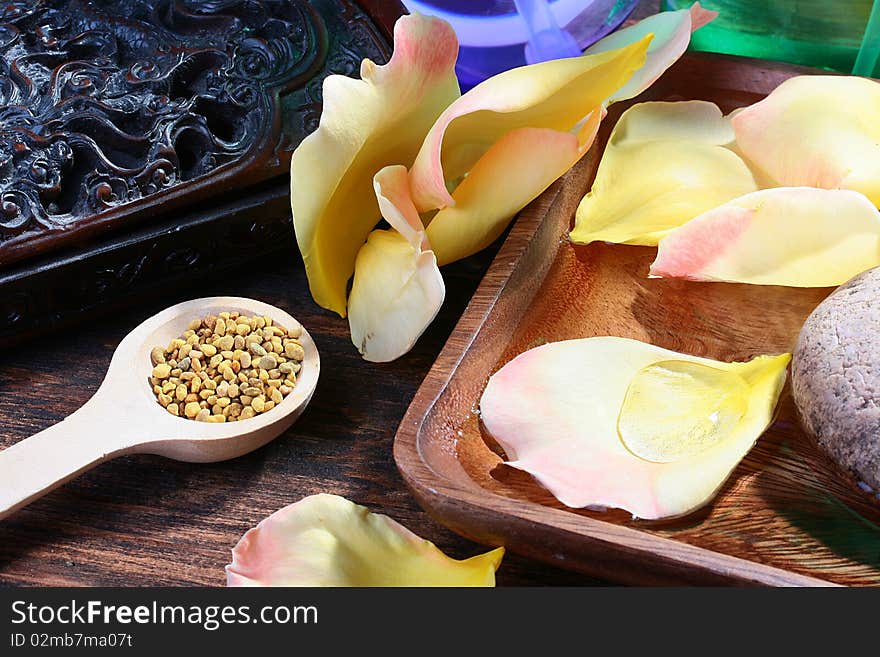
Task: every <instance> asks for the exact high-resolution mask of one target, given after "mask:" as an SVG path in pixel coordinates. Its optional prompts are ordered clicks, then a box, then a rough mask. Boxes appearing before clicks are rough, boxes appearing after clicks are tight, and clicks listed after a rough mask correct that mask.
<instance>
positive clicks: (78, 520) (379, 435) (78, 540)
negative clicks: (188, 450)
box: [0, 242, 593, 586]
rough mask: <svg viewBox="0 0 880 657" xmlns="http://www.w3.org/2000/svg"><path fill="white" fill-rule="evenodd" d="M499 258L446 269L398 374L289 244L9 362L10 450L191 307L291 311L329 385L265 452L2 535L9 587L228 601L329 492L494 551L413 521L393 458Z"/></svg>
mask: <svg viewBox="0 0 880 657" xmlns="http://www.w3.org/2000/svg"><path fill="white" fill-rule="evenodd" d="M494 252H495V249H494V248H493V249H488V250H486V251H484V252H483V253H481V254H478V255H477V256H475V257H473V258H471V259H469V260H467V261H463V262H460V263H458V264H456V265H453V266H451V267H448V268H445V270H444V277H445V279H446V283H447V286H448V291H447V300H446V303H445V304H444V306H443V309H442V311H441V313H440V315H439V317H438V318H437V320H436V321H435V322H434V324H433V325H432V326H431V328H430V329H429V330H428V331H427V332H426V334H425V335H424V336H423V337H422V339H421V340H420V341H419V343H418V345H417V346H416V348H415V349H414V350H413V351H412V352H410V353H409V354H408V355H407V356H406V357H404V358H401V359H399V360H397V361H396V362H394V363H390V364H384V365H376V364H371V363H367V362H366V361H364V360H362V359H361V358H360V355H359V354H358V353H357V350H356V349H355V348H354V346H353V345H352V344H351V341H350V339H349V337H348V322H347V320H343V319H340V318H339V317H337V316H335V315H333V314H331V313H329V312H327V311H324V310H322V309H320V308H318V306H316V305H315V304H314V302H313V301H312V300H311V298H310V297H309V295H308V291H307V285H306V279H305V273H304V270H303V265H302V261H301V260H300V259H299V256H298V254H297V253H296V249H295V247H294V245H293V243H292V242H291V244H289V245H288V247H287V248H286V249H285V250H283V251H281V252H279V253H278V255H276V256H274V257H272V258H270V261H269V262H265V263H264V264H263V265H262V266H255V267H254V268H252V269H248V270H247V271H243V272H229V273H228V274H227V275H225V276H222V277H219V278H222V280H214V281H204V280H199V279H198V278H196V277H195V274H194V280H193V283H192V285H191V286H189V287H188V288H187V289H174V290H168V292H167V294H163V295H161V297H159V298H154V299H148V300H144V301H142V302H138V304H137V305H136V306H134V307H130V308H128V309H126V310H124V311H121V312H114V313H113V314H111V315H110V316H104V317H94V318H84V323H83V325H81V326H79V327H77V328H75V329H72V330H70V331H69V332H67V333H65V334H63V335H53V336H49V337H45V338H42V339H38V340H35V341H31V342H28V343H24V344H22V345H20V346H18V347H16V348H12V349H8V350H6V353H5V358H4V359H3V362H2V363H0V426H2V430H0V447H7V446H9V445H11V444H13V443H15V442H16V441H18V440H21V439H23V438H26V437H27V436H29V435H31V434H32V433H35V432H37V431H39V430H41V429H44V428H45V427H47V426H49V425H50V424H53V423H55V422H59V421H60V420H62V419H63V418H64V417H65V416H66V415H68V414H70V413H71V412H73V411H74V410H76V409H77V408H78V407H79V406H80V405H81V404H82V403H83V402H85V401H86V400H87V399H88V398H89V397H90V396H91V394H92V393H93V392H94V391H95V390H96V389H97V387H98V384H99V383H100V381H101V378H102V376H103V373H104V371H105V369H106V367H107V365H108V363H109V362H110V357H111V355H112V353H113V350H114V349H115V347H116V345H117V343H118V342H119V340H120V339H121V338H122V337H123V336H124V335H125V334H126V333H127V332H128V331H130V330H131V329H132V328H134V327H135V326H137V324H138V323H140V322H141V321H142V320H143V319H146V318H147V317H148V316H150V315H152V314H154V313H156V312H158V311H159V310H161V309H162V308H164V307H166V306H169V305H171V304H174V303H177V302H179V301H182V300H185V299H187V298H193V297H199V296H213V295H225V294H228V295H237V296H248V297H253V298H256V299H260V300H263V301H266V302H268V303H271V304H275V305H277V306H279V307H281V308H284V309H285V310H287V311H289V312H290V313H291V314H292V315H294V316H295V317H297V318H298V319H300V321H301V322H302V323H303V324H304V325H305V326H306V327H307V328H308V329H309V331H310V332H311V333H312V335H313V336H314V337H315V339H316V342H317V344H318V349H319V350H320V353H321V359H322V363H321V365H322V371H321V379H320V381H319V383H318V389H317V391H316V393H315V397H314V398H313V400H312V402H311V404H310V405H309V407H308V408H307V409H306V412H305V413H304V415H303V416H302V417H301V418H300V420H299V421H298V422H297V423H296V424H294V425H293V427H292V428H291V429H290V430H289V431H287V432H286V433H285V434H283V435H282V436H281V437H279V438H277V439H276V440H275V441H273V442H272V443H270V444H269V445H267V446H266V447H263V448H261V449H258V450H257V451H255V452H253V453H251V454H248V455H246V456H244V457H241V458H238V459H235V460H232V461H228V462H224V463H216V464H207V465H204V464H188V463H178V462H175V461H170V460H167V459H163V458H160V457H152V456H131V457H122V458H119V459H117V460H115V461H111V462H109V463H105V464H103V465H100V466H98V467H97V468H96V469H95V470H92V471H91V472H88V473H86V474H85V475H83V476H81V477H80V478H78V479H76V480H74V481H73V482H71V483H69V484H67V485H66V486H64V487H62V488H61V489H58V490H56V491H54V492H52V493H50V494H49V495H48V496H46V497H44V498H42V499H41V500H38V501H37V502H35V503H34V504H32V505H31V506H29V507H27V508H25V509H23V510H22V511H20V512H18V513H17V514H15V515H13V516H12V517H10V518H9V519H7V520H5V521H2V522H0V585H95V586H104V585H106V586H116V585H119V586H149V585H206V586H221V585H223V584H224V583H225V574H224V570H223V566H224V565H225V564H227V563H228V562H229V557H230V550H231V548H232V547H233V545H235V543H236V542H237V541H238V539H239V538H240V536H241V535H242V534H243V533H244V532H245V531H247V530H248V529H249V528H250V527H252V526H254V525H255V524H257V523H258V522H259V521H260V520H261V519H262V518H263V517H265V516H267V515H269V514H270V513H272V512H273V511H275V510H277V509H280V508H281V507H283V506H285V505H287V504H290V503H291V502H294V501H296V500H298V499H300V498H301V497H303V496H305V495H309V494H312V493H318V492H328V493H336V494H339V495H344V496H345V497H348V498H349V499H351V500H353V501H355V502H358V503H360V504H364V505H366V506H368V507H370V508H371V509H373V510H375V511H381V512H384V513H386V514H388V515H389V516H391V517H392V518H394V519H396V520H398V521H400V522H401V523H403V524H404V525H406V526H407V527H409V528H410V529H411V530H413V531H414V532H416V533H417V534H419V535H420V536H423V537H425V538H427V539H430V540H431V541H434V542H435V543H436V544H437V545H438V546H439V547H440V548H441V549H443V550H444V551H446V552H447V553H448V554H450V555H452V556H455V557H458V558H463V557H467V556H470V555H473V554H476V553H477V552H479V551H480V550H481V549H483V548H481V547H480V546H478V545H476V544H474V543H471V542H469V541H466V540H465V539H463V538H460V537H459V536H457V535H456V534H454V533H453V532H451V531H449V530H447V529H445V528H444V527H442V526H440V525H439V524H437V523H435V522H434V521H433V520H432V519H431V518H429V517H428V516H427V514H425V513H424V512H423V511H422V510H421V509H420V508H419V507H418V505H417V504H416V502H415V500H414V499H413V497H412V496H411V495H410V493H409V492H408V490H407V489H406V487H405V486H404V483H403V481H402V480H401V478H400V475H399V474H398V472H397V469H396V467H395V465H394V462H393V459H392V455H391V446H392V439H393V437H394V432H395V429H396V428H397V425H398V424H399V422H400V420H401V418H402V417H403V414H404V411H405V410H406V408H407V406H408V404H409V402H410V399H411V398H412V396H413V394H414V393H415V391H416V389H417V387H418V386H419V384H420V383H421V381H422V379H423V377H424V376H425V374H426V373H427V371H428V369H429V368H430V366H431V363H432V362H433V360H434V358H435V357H436V355H437V354H438V352H439V351H440V348H441V347H442V346H443V343H444V341H445V340H446V337H447V336H448V334H449V333H450V332H451V330H452V327H453V325H454V324H455V322H456V320H457V318H458V316H459V315H460V314H461V312H462V311H463V310H464V307H465V305H466V304H467V301H468V299H469V298H470V296H471V294H472V293H473V291H474V289H475V288H476V285H477V283H478V282H479V280H480V278H481V277H482V274H483V272H484V271H485V269H486V267H487V266H488V264H489V262H490V260H491V257H492V256H493V255H494ZM95 431H96V432H99V431H101V427H99V426H98V427H95ZM592 581H593V580H590V579H588V578H586V577H583V576H580V575H576V574H573V573H568V572H565V571H561V570H557V569H554V568H550V567H546V566H544V565H542V564H540V563H536V562H532V561H528V560H526V559H523V558H519V557H516V556H514V555H509V556H508V557H507V558H506V559H505V562H504V564H503V565H502V567H501V570H500V572H499V574H498V582H499V584H501V585H542V584H566V585H583V584H589V583H591V582H592Z"/></svg>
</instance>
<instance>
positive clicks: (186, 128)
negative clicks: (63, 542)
mask: <svg viewBox="0 0 880 657" xmlns="http://www.w3.org/2000/svg"><path fill="white" fill-rule="evenodd" d="M401 13H403V9H402V6H401V5H400V4H399V3H398V2H360V3H357V2H354V0H313V1H311V2H306V1H304V0H5V1H4V2H3V3H0V268H2V267H4V266H6V265H8V264H9V263H11V262H13V261H17V260H20V259H22V258H25V257H28V256H31V255H34V254H37V253H45V252H47V251H52V250H55V249H57V248H59V247H61V246H67V245H70V244H72V243H73V242H75V241H82V240H84V239H86V238H88V237H89V236H90V235H94V234H95V233H96V232H97V231H99V230H100V231H102V232H103V231H104V230H108V229H116V228H119V227H124V226H128V225H131V224H132V223H133V222H135V221H141V220H143V219H145V218H149V217H154V216H156V215H159V214H161V215H165V214H166V213H168V212H170V211H171V210H179V209H180V208H181V207H183V206H188V205H191V204H193V203H195V202H197V201H199V200H203V199H205V198H206V197H210V196H216V195H218V194H221V193H228V192H230V191H231V190H236V189H242V188H244V187H247V186H250V185H254V184H255V183H257V182H259V181H261V180H265V179H267V178H270V177H273V176H278V175H282V174H284V173H285V172H286V167H287V165H288V162H289V159H290V153H291V152H292V150H293V148H294V147H295V146H296V145H297V144H298V143H299V141H300V140H301V139H302V138H303V136H305V135H306V134H308V132H310V131H311V130H312V129H313V128H314V127H315V126H316V125H317V121H318V118H319V115H320V100H321V98H320V96H321V82H322V80H323V78H324V77H325V76H326V75H328V74H330V73H343V74H346V75H353V74H356V73H357V71H358V70H359V67H360V61H361V59H362V58H364V57H369V58H371V59H374V60H376V61H380V62H383V61H385V60H386V59H387V56H388V55H389V53H390V47H389V43H390V27H391V24H392V23H393V21H394V19H395V18H396V17H397V16H398V15H400V14H401Z"/></svg>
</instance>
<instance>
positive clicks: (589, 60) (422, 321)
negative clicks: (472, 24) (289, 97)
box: [291, 3, 713, 361]
mask: <svg viewBox="0 0 880 657" xmlns="http://www.w3.org/2000/svg"><path fill="white" fill-rule="evenodd" d="M712 16H713V14H712V13H711V12H705V11H704V10H702V9H700V8H699V3H696V4H695V7H694V8H693V9H692V10H690V11H679V12H671V13H669V14H664V15H661V16H658V17H652V18H651V19H648V20H647V21H645V22H643V23H641V24H637V25H635V26H633V27H631V28H627V29H626V30H622V31H620V32H618V33H616V34H614V35H612V36H611V37H607V38H606V40H603V41H600V42H599V43H598V44H596V45H595V46H594V47H593V48H592V49H591V50H590V51H589V52H587V53H586V54H585V55H583V56H579V57H571V58H566V59H557V60H552V61H547V62H542V63H539V64H533V65H531V66H524V67H521V68H517V69H513V70H509V71H505V72H504V73H501V74H499V75H497V76H494V77H492V78H490V79H488V80H486V81H484V82H483V83H482V84H480V85H478V86H477V87H474V88H473V89H471V90H470V91H469V92H468V93H466V94H464V95H461V94H460V92H459V88H458V84H457V82H456V81H455V74H454V65H455V59H456V55H457V50H458V44H457V41H456V38H455V34H454V33H453V32H452V30H451V28H450V27H449V25H447V24H446V23H445V22H443V21H440V20H438V19H434V18H429V17H425V16H421V15H419V14H414V15H411V16H405V17H403V18H401V19H400V20H399V21H398V22H397V24H396V25H395V32H394V55H393V56H392V58H391V60H390V61H389V62H388V64H387V65H385V66H376V65H375V64H373V62H370V61H369V60H365V61H364V63H363V65H362V67H361V78H360V79H350V78H347V77H343V76H330V77H328V78H327V79H326V80H325V82H324V110H323V113H322V116H321V121H320V124H319V126H318V129H317V130H316V131H315V132H314V133H312V134H311V135H310V136H309V137H307V138H306V139H305V140H304V141H303V142H302V144H300V146H299V147H298V148H297V149H296V151H295V152H294V154H293V159H292V161H291V207H292V210H293V217H294V228H295V230H296V237H297V243H298V245H299V249H300V252H301V253H302V257H303V261H304V263H305V268H306V274H307V276H308V279H309V287H310V290H311V292H312V296H313V297H314V299H315V301H316V302H317V303H319V304H320V305H322V306H324V307H326V308H328V309H331V310H334V311H336V312H338V313H339V314H340V315H341V316H346V315H347V316H348V318H349V324H350V329H351V337H352V342H353V343H354V344H355V346H356V347H357V348H358V349H359V351H360V352H361V354H362V355H363V356H364V358H366V359H367V360H371V361H388V360H393V359H395V358H397V357H399V356H401V355H402V354H404V353H406V352H407V351H409V349H411V348H412V346H413V344H414V343H415V341H416V340H417V339H418V337H419V336H420V335H421V333H422V332H423V331H424V330H425V329H426V328H427V326H428V325H429V324H430V322H431V321H432V320H433V318H434V317H435V316H436V314H437V312H438V311H439V309H440V306H441V305H442V303H443V298H444V286H443V280H442V275H441V273H440V270H439V267H440V266H442V265H445V264H448V263H451V262H454V261H456V260H459V259H461V258H465V257H467V256H470V255H472V254H474V253H476V252H478V251H480V250H481V249H483V248H485V247H486V246H488V245H489V244H491V243H492V242H493V241H494V240H495V239H497V238H498V237H499V236H500V235H501V234H502V232H503V231H504V229H505V228H506V227H507V225H508V223H509V222H510V220H511V219H512V218H513V217H514V216H515V215H516V213H517V212H519V211H520V210H521V209H522V208H523V207H524V206H525V205H526V204H528V203H529V202H530V201H532V200H533V199H534V198H536V197H537V196H538V195H540V194H541V192H543V191H544V190H545V189H547V187H549V186H550V185H551V184H552V183H553V181H555V180H556V179H557V178H559V177H560V176H561V175H563V174H564V173H565V172H566V171H568V169H570V168H571V167H572V166H573V165H574V164H575V163H576V162H577V161H578V159H580V158H581V157H583V155H584V154H585V153H586V152H587V150H588V149H589V147H590V146H591V144H592V143H593V140H594V139H595V136H596V133H597V131H598V129H599V124H600V122H601V121H602V119H603V118H604V116H605V113H606V110H605V108H606V106H607V105H608V104H609V103H610V102H613V101H614V100H618V99H622V98H627V97H631V96H632V95H634V94H636V93H639V92H640V91H641V90H643V89H644V88H646V87H647V86H648V85H650V84H651V83H652V82H653V81H654V80H655V79H656V78H657V77H658V76H659V75H660V74H661V73H662V72H663V71H664V70H666V68H668V67H669V66H670V65H671V64H672V63H673V62H674V61H675V60H676V59H677V58H678V57H679V56H680V55H681V54H682V52H683V51H684V49H685V48H686V46H687V43H688V40H689V38H690V33H691V31H692V30H693V29H696V27H698V26H699V25H701V24H702V23H704V22H705V21H706V20H709V19H711V17H712ZM622 90H623V92H622ZM383 218H384V219H385V220H386V221H387V222H388V224H389V225H390V228H387V229H386V228H379V229H377V224H378V222H379V221H380V219H383ZM349 281H351V288H350V293H349Z"/></svg>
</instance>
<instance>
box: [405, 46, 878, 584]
mask: <svg viewBox="0 0 880 657" xmlns="http://www.w3.org/2000/svg"><path fill="white" fill-rule="evenodd" d="M802 72H804V69H799V68H796V67H791V66H786V65H782V64H773V63H769V62H761V61H754V60H746V59H739V58H731V57H722V56H717V55H715V56H713V55H702V54H694V55H688V56H686V57H685V58H683V59H682V60H681V61H680V62H678V64H676V65H675V66H674V67H673V68H672V69H670V70H669V71H668V72H667V73H666V74H665V75H664V76H663V77H662V78H661V79H660V80H659V81H658V82H657V83H656V84H655V85H654V86H653V87H652V88H651V90H649V92H648V93H646V94H645V95H643V96H641V97H640V98H639V99H638V100H639V101H643V100H683V99H704V100H710V101H713V102H715V103H717V104H718V105H719V106H720V107H721V109H722V110H723V111H724V112H729V111H731V110H733V109H734V108H736V107H741V106H744V105H747V104H751V103H753V102H755V101H757V100H758V99H760V98H762V97H763V96H765V95H766V94H767V93H769V92H770V91H771V90H772V89H773V88H775V87H776V86H777V85H778V84H779V83H780V82H781V81H782V80H784V79H786V78H788V77H790V76H792V75H795V74H798V73H802ZM628 105H629V104H623V105H622V106H618V105H615V106H613V107H612V111H611V112H610V114H609V116H608V117H607V119H606V121H605V122H604V124H603V127H602V130H601V132H600V135H599V138H598V139H597V143H596V144H595V145H594V147H593V149H592V150H591V152H590V153H589V154H588V155H587V156H586V157H585V158H584V159H583V160H582V161H581V162H580V163H579V164H578V165H577V166H576V167H575V168H574V169H572V171H571V172H569V174H568V175H566V176H565V177H564V178H563V179H562V180H560V181H558V182H557V183H556V184H555V185H554V186H553V187H551V188H550V189H549V190H547V192H545V193H544V194H543V195H542V196H541V197H540V198H538V199H537V200H536V201H535V202H534V203H532V204H531V205H530V206H529V207H528V208H526V209H525V210H524V211H523V212H522V213H521V214H520V216H519V218H518V219H517V221H516V223H515V225H514V226H513V228H512V229H511V231H510V233H509V235H508V237H507V239H506V241H505V243H504V245H503V246H502V248H501V250H500V252H499V254H498V256H497V258H496V259H495V261H494V262H493V264H492V266H491V268H490V269H489V271H488V272H487V274H486V276H485V278H484V279H483V281H482V283H481V284H480V287H479V288H478V290H477V292H476V293H475V295H474V297H473V299H472V300H471V302H470V305H469V306H468V308H467V310H466V311H465V313H464V315H463V316H462V318H461V320H460V321H459V323H458V325H457V326H456V328H455V330H454V332H453V334H452V335H451V336H450V338H449V341H448V342H447V344H446V346H445V348H444V349H443V351H442V353H441V354H440V356H439V357H438V359H437V361H436V362H435V363H434V366H433V367H432V369H431V371H430V372H429V374H428V376H427V377H426V378H425V381H424V382H423V384H422V386H421V387H420V389H419V391H418V393H417V394H416V396H415V399H414V400H413V402H412V404H411V406H410V407H409V410H408V412H407V414H406V416H405V418H404V420H403V422H402V423H401V425H400V428H399V429H398V432H397V435H396V438H395V444H394V456H395V460H396V462H397V466H398V468H399V469H400V471H401V473H402V474H403V477H404V479H405V480H406V482H407V484H408V485H409V487H410V488H411V489H412V491H413V493H414V494H415V496H416V497H417V499H418V500H419V502H420V503H421V504H422V506H423V507H424V508H425V509H426V510H427V511H428V512H429V513H430V514H431V515H432V516H434V517H435V518H436V519H437V520H439V521H440V522H442V523H444V524H445V525H447V526H449V527H450V528H452V529H453V530H455V531H457V532H459V533H461V534H464V535H465V536H468V537H470V538H472V539H474V540H477V541H479V542H482V543H486V544H491V545H505V546H507V548H508V549H510V550H512V551H514V552H518V553H521V554H525V555H528V556H531V557H534V558H537V559H540V560H543V561H546V562H550V563H553V564H556V565H558V566H562V567H565V568H571V569H574V570H578V571H582V572H585V573H589V574H592V575H596V576H599V577H603V578H607V579H610V580H616V581H622V582H628V583H635V584H683V583H694V584H764V585H806V586H819V585H834V584H841V585H878V584H880V526H878V523H880V506H875V504H874V502H873V501H872V500H870V499H869V498H868V497H867V496H866V495H862V494H860V492H859V491H858V490H857V489H856V488H855V487H854V486H852V485H850V484H849V483H848V482H847V481H846V480H845V478H843V477H842V476H841V475H840V474H839V473H837V472H836V470H835V468H834V467H833V465H832V464H831V463H830V461H828V460H827V459H826V458H825V457H824V456H823V455H822V454H821V453H819V452H818V451H817V450H816V448H815V447H814V445H813V443H812V442H811V441H810V439H809V438H808V437H807V436H806V435H805V434H804V432H803V431H802V429H801V428H800V426H799V424H798V421H797V417H796V414H795V409H794V405H793V403H792V401H791V398H790V395H789V393H788V389H787V388H786V391H785V392H784V393H783V398H782V401H781V402H780V410H779V413H778V417H777V419H776V421H775V422H774V424H773V425H772V427H771V428H770V429H769V430H768V431H767V432H766V433H765V434H764V435H763V436H762V437H761V439H760V440H759V441H758V443H757V445H756V446H755V448H754V449H753V450H752V451H751V452H750V453H749V455H748V456H747V457H746V459H745V460H744V461H743V462H742V463H741V464H740V465H739V466H738V467H737V469H736V470H735V471H734V473H733V474H732V476H731V477H730V479H729V480H728V481H727V483H726V484H725V485H724V487H723V489H722V490H721V492H720V493H719V495H718V496H717V498H716V499H715V501H714V502H713V503H712V504H711V505H709V506H708V507H707V508H705V509H703V510H701V511H699V512H697V513H695V514H692V515H690V516H688V517H686V518H683V519H678V520H675V521H668V522H665V523H660V522H649V521H638V520H633V519H632V518H631V516H630V515H629V514H627V513H625V512H622V511H619V510H609V511H605V512H595V511H587V510H579V509H570V508H567V507H565V506H564V505H562V504H561V503H559V502H558V501H557V500H556V499H555V498H554V497H553V496H552V495H550V494H549V493H548V492H547V491H546V490H545V489H544V488H542V487H541V486H540V485H539V484H538V483H537V482H535V481H534V480H533V479H532V478H531V477H530V476H529V475H527V474H525V473H523V472H520V471H517V470H514V469H512V468H509V467H507V466H504V465H503V464H502V461H503V458H502V456H501V455H499V453H498V452H499V451H500V450H499V449H498V447H497V446H495V445H494V443H493V442H492V440H491V438H490V437H489V436H488V435H485V433H484V431H483V429H482V427H481V425H480V422H479V417H478V413H477V411H478V405H479V399H480V395H481V394H482V392H483V389H484V387H485V385H486V381H487V380H488V378H489V376H490V375H491V374H492V373H494V372H495V371H497V370H498V369H499V368H500V367H501V366H503V365H504V364H505V363H506V362H508V361H509V360H510V359H511V358H513V357H515V356H516V355H518V354H520V353H521V352H523V351H525V350H526V349H529V348H530V347H534V346H536V345H539V344H542V343H544V342H552V341H557V340H565V339H570V338H580V337H587V336H594V335H617V336H623V337H630V338H636V339H639V340H642V341H646V342H650V343H653V344H657V345H660V346H663V347H667V348H670V349H674V350H676V351H682V352H687V353H691V354H695V355H699V356H707V357H711V358H716V359H720V360H725V361H730V360H746V359H749V358H751V357H753V356H756V355H758V354H764V353H780V352H785V351H791V350H792V348H793V347H794V343H795V340H796V338H797V335H798V332H799V330H800V327H801V325H802V323H803V321H804V320H805V319H806V317H807V315H809V313H810V312H811V311H812V309H813V308H814V307H815V306H816V304H818V303H819V302H820V301H821V300H822V299H823V298H824V297H825V296H826V295H827V294H828V293H829V292H830V290H829V289H795V288H783V287H764V286H748V285H732V284H723V283H691V282H686V281H676V280H661V279H649V278H647V272H648V265H649V263H650V262H651V261H652V260H653V258H654V254H655V249H654V248H648V247H632V246H618V245H607V244H593V245H590V246H588V247H575V246H573V245H572V244H570V243H569V242H568V241H567V239H566V234H567V232H568V230H569V228H570V226H571V223H572V221H573V217H574V211H575V208H576V207H577V204H578V202H579V201H580V199H581V198H582V197H583V195H584V194H585V193H586V191H587V190H588V189H589V188H590V185H591V184H592V180H593V177H594V174H595V171H596V167H597V165H598V163H599V159H600V156H601V153H602V151H603V148H604V145H605V143H606V141H607V139H608V135H609V134H610V131H611V128H612V127H613V125H614V123H615V121H616V120H617V118H618V117H619V116H620V114H621V112H622V111H623V110H624V109H626V107H627V106H628Z"/></svg>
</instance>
